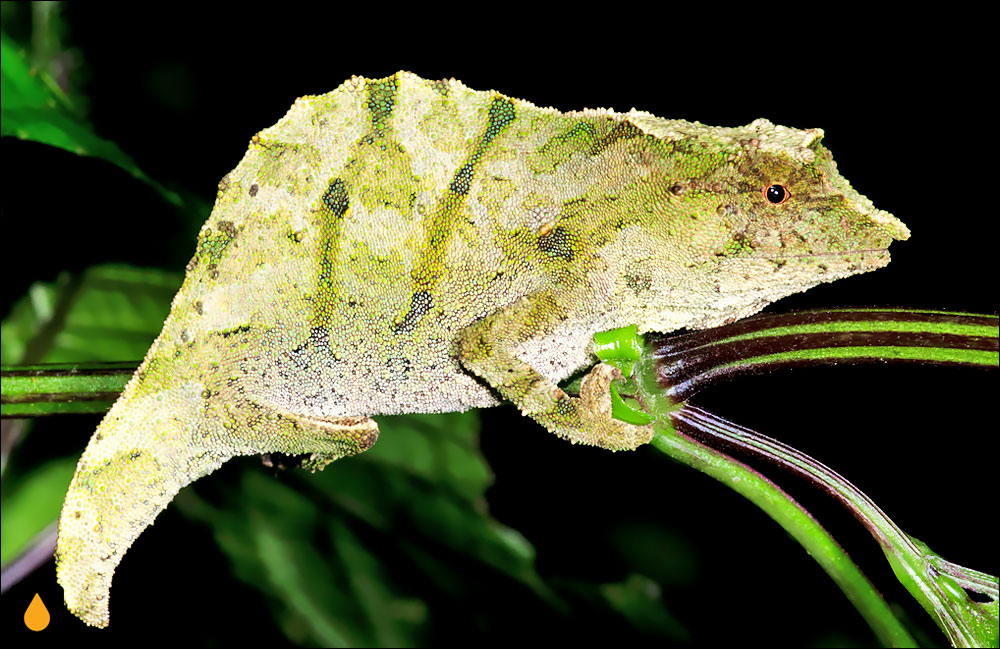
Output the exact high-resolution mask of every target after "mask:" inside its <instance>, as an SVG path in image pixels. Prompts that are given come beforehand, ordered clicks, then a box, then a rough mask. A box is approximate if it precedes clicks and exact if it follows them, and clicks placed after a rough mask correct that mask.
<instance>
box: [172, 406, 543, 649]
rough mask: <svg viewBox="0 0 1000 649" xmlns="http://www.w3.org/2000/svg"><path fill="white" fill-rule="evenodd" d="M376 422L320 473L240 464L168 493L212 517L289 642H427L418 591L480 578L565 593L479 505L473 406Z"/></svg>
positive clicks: (483, 471) (455, 591) (196, 515)
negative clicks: (361, 450)
mask: <svg viewBox="0 0 1000 649" xmlns="http://www.w3.org/2000/svg"><path fill="white" fill-rule="evenodd" d="M380 427H381V435H380V438H379V441H378V443H377V444H376V445H375V447H374V448H373V449H372V450H371V451H369V452H367V453H365V454H363V455H360V456H358V457H354V458H349V459H345V460H341V461H338V462H336V463H334V464H333V465H332V466H330V467H328V468H327V469H326V470H324V471H322V472H319V473H316V474H309V473H305V472H302V471H299V470H289V471H285V472H281V473H279V474H278V475H277V476H273V477H272V476H267V475H264V471H262V469H261V467H260V466H259V465H258V466H253V465H251V464H249V463H243V466H242V467H241V468H239V469H236V470H237V471H239V472H240V473H239V476H240V477H239V478H238V480H237V481H236V482H237V483H238V484H239V485H240V486H239V487H238V488H236V487H233V486H225V485H222V484H220V483H216V484H215V485H214V487H213V486H207V487H206V486H203V485H202V484H199V485H196V486H195V488H194V489H189V490H185V491H184V492H182V493H181V494H180V495H179V496H178V498H177V500H176V501H175V502H176V503H177V505H178V507H179V508H180V510H181V512H182V513H184V514H185V515H187V516H188V517H190V518H192V519H194V520H198V521H201V522H203V523H205V524H207V525H209V526H211V528H212V530H213V532H214V534H215V537H216V539H217V540H218V542H219V545H220V547H221V548H222V549H223V551H224V552H225V553H226V554H227V555H228V556H229V558H230V560H231V561H232V564H233V567H234V570H235V573H236V575H237V576H239V578H240V579H242V580H244V581H246V582H247V583H248V584H250V585H252V586H253V587H255V588H257V589H259V590H260V591H261V592H263V593H264V594H266V595H267V596H268V599H269V601H270V602H271V608H272V610H273V611H274V613H275V619H277V620H278V622H279V624H280V625H281V627H282V629H283V631H284V632H285V634H286V635H287V636H288V638H289V639H290V640H292V641H293V642H297V643H303V644H323V645H331V646H345V645H352V646H357V645H379V646H386V645H387V646H413V645H419V644H424V643H425V641H426V638H425V637H424V635H425V634H426V633H427V629H428V628H430V627H432V626H433V625H429V624H427V622H428V621H430V620H429V618H431V617H432V616H433V613H434V612H435V609H433V608H432V607H431V606H430V605H429V604H428V602H427V594H428V593H434V592H437V593H440V592H442V591H443V592H445V593H446V594H447V595H448V596H449V597H458V596H461V594H462V593H468V592H472V591H474V590H475V589H476V588H478V587H481V582H482V580H484V579H485V580H489V579H493V580H501V581H504V582H507V583H508V584H510V583H512V582H513V583H515V584H520V588H524V589H525V591H526V594H528V596H529V598H530V600H534V601H538V602H539V603H542V604H545V603H547V604H549V605H550V606H553V607H559V606H560V605H561V601H560V600H559V599H558V598H556V597H555V596H554V595H552V594H551V593H550V592H549V590H548V588H547V587H546V586H545V584H544V583H543V582H542V580H541V578H540V577H539V576H538V575H537V573H536V572H535V569H534V549H533V548H532V547H531V545H530V544H529V543H528V542H527V541H526V540H525V539H524V538H523V537H522V536H521V535H520V534H518V533H517V532H516V531H514V530H511V529H510V528H507V527H505V526H503V525H501V524H499V523H498V522H497V521H496V520H494V519H493V518H491V517H490V516H489V514H488V513H487V508H486V503H485V498H484V495H483V494H484V492H485V489H486V487H487V486H488V485H489V484H490V482H491V481H492V477H491V474H490V471H489V468H488V466H487V465H486V462H485V460H484V459H483V457H482V456H481V454H480V453H479V450H478V428H479V425H478V418H477V417H476V415H475V414H474V413H464V414H458V413H451V414H444V415H426V416H400V417H386V418H383V419H382V420H381V422H380ZM408 457H409V458H411V459H412V461H411V462H406V458H408ZM220 482H221V481H220ZM228 482H229V483H230V485H231V484H232V481H228ZM212 490H216V491H219V490H221V495H219V496H216V497H214V498H213V497H212V496H209V495H206V493H210V492H211V491H212ZM532 592H533V593H534V595H531V593H532ZM438 622H440V623H441V624H447V619H446V618H441V619H439V620H438Z"/></svg>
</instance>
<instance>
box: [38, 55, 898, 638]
mask: <svg viewBox="0 0 1000 649" xmlns="http://www.w3.org/2000/svg"><path fill="white" fill-rule="evenodd" d="M821 138H822V131H820V130H818V129H812V130H798V129H794V128H787V127H783V126H776V125H773V124H771V123H770V122H768V121H766V120H757V121H755V122H753V123H751V124H749V125H748V126H744V127H739V128H716V127H709V126H705V125H702V124H700V123H696V122H695V123H691V122H685V121H679V120H667V119H661V118H658V117H655V116H653V115H651V114H649V113H644V112H640V111H636V110H633V111H631V112H628V113H616V112H614V111H611V110H603V109H602V110H584V111H580V112H568V113H562V112H559V111H557V110H555V109H551V108H539V107H537V106H534V105H532V104H531V103H528V102H526V101H522V100H519V99H513V98H510V97H506V96H504V95H502V94H499V93H496V92H479V91H474V90H471V89H469V88H467V87H465V86H464V85H462V84H461V83H459V82H457V81H455V80H445V81H428V80H424V79H421V78H419V77H417V76H415V75H413V74H409V73H405V72H400V73H397V74H395V75H393V76H391V77H388V78H385V79H364V78H359V77H355V78H352V79H351V80H349V81H347V82H345V83H344V84H343V85H341V86H340V87H339V88H338V89H336V90H334V91H333V92H330V93H328V94H325V95H321V96H310V97H303V98H300V99H299V100H297V101H296V102H295V104H294V105H293V106H292V108H291V110H290V111H289V112H288V114H287V115H286V116H285V117H284V118H283V119H282V120H281V121H280V122H278V123H277V124H276V125H275V126H273V127H271V128H269V129H266V130H264V131H262V132H261V133H259V134H258V135H256V136H255V137H254V138H253V139H252V141H251V144H250V149H249V151H248V152H247V154H246V156H245V157H244V158H243V160H242V162H240V164H239V166H238V167H237V168H236V169H235V170H234V171H233V172H232V173H230V174H228V175H227V176H226V177H225V178H224V179H223V180H222V182H221V183H220V185H219V191H218V197H217V200H216V204H215V208H214V210H213V212H212V214H211V216H210V218H209V220H208V222H207V223H206V224H205V225H204V227H203V228H202V230H201V233H200V235H199V238H198V245H197V250H196V252H195V254H194V257H193V258H192V260H191V262H190V263H189V265H188V268H187V276H186V279H185V281H184V285H183V286H182V288H181V289H180V292H179V293H178V294H177V296H176V297H175V298H174V301H173V304H172V308H171V312H170V316H169V317H168V319H167V321H166V323H165V324H164V327H163V331H162V333H161V334H160V336H159V337H158V338H157V340H156V341H155V343H154V344H153V346H152V348H151V349H150V351H149V353H148V355H147V356H146V359H145V361H144V362H143V363H142V365H141V367H140V368H139V370H138V371H137V372H136V374H135V376H134V377H133V378H132V380H131V381H130V383H129V384H128V386H127V387H126V389H125V391H124V392H123V394H122V395H121V398H120V399H119V400H118V402H117V403H116V404H115V405H114V407H113V408H112V409H111V411H110V412H109V413H108V414H107V416H106V417H105V418H104V420H103V421H102V422H101V424H100V426H99V427H98V429H97V431H96V433H95V434H94V436H93V438H92V439H91V441H90V444H89V446H88V447H87V449H86V451H85V452H84V454H83V457H82V458H81V459H80V462H79V465H78V468H77V471H76V474H75V477H74V478H73V481H72V484H71V485H70V487H69V491H68V493H67V495H66V500H65V504H64V506H63V511H62V516H61V519H60V527H59V542H58V548H57V559H58V579H59V582H60V583H61V584H62V586H63V588H64V589H65V595H66V602H67V605H68V607H69V609H70V610H71V611H73V612H74V613H75V614H76V615H78V616H79V617H81V618H82V619H83V620H84V621H86V622H87V623H89V624H93V625H97V626H105V625H106V624H107V623H108V596H109V590H110V586H111V577H112V573H113V572H114V569H115V567H116V566H117V565H118V563H119V561H120V560H121V558H122V555H123V554H124V552H125V551H126V550H127V548H128V547H129V546H130V545H131V543H132V542H133V540H134V539H135V538H136V537H137V536H138V535H139V533H140V532H141V531H142V530H143V529H144V528H145V527H146V526H148V525H149V524H150V523H151V522H152V521H153V519H154V518H155V517H156V515H157V514H158V513H159V512H160V511H161V510H162V509H163V508H164V507H165V506H166V505H167V503H169V501H170V500H171V499H172V498H173V496H174V495H175V494H176V493H177V492H178V490H179V489H180V488H181V487H183V486H184V485H186V484H188V483H190V482H191V481H193V480H195V479H197V478H199V477H201V476H203V475H205V474H207V473H209V472H211V471H213V470H214V469H216V468H218V467H219V466H220V465H221V464H222V463H223V462H225V461H226V460H228V459H229V458H232V457H234V456H237V455H245V454H257V453H268V452H284V453H290V454H308V455H309V459H308V463H309V465H311V466H312V467H313V468H321V467H322V466H323V465H325V464H326V463H328V462H330V461H332V460H334V459H337V458H339V457H344V456H348V455H353V454H356V453H359V452H361V451H364V450H365V449H367V448H369V447H370V446H371V445H372V444H373V443H374V442H375V440H376V438H377V435H378V427H377V425H376V424H375V422H374V421H373V420H372V419H370V418H369V417H370V416H372V415H381V414H394V413H404V412H441V411H453V410H465V409H468V408H480V407H487V406H493V405H496V404H497V403H499V402H500V401H501V400H509V401H512V402H513V403H514V404H516V405H517V406H518V407H519V408H520V410H521V411H522V412H523V413H524V414H526V415H528V416H530V417H532V418H534V419H535V420H536V421H538V422H539V423H541V424H542V425H543V426H544V427H545V428H547V429H549V430H550V431H552V432H554V433H556V434H558V435H560V436H562V437H564V438H566V439H568V440H570V441H573V442H578V443H585V444H593V445H597V446H602V447H604V448H608V449H613V450H624V449H633V448H636V447H637V446H639V445H641V444H643V443H645V442H647V441H648V440H649V439H650V437H651V435H652V428H651V426H635V425H631V424H626V423H624V422H620V421H617V420H613V419H612V418H611V417H610V414H609V411H610V407H609V403H610V400H609V397H608V385H609V382H610V381H611V380H613V379H614V378H615V372H614V371H613V370H611V368H610V367H609V366H607V365H597V366H596V367H595V368H594V370H592V371H591V372H590V373H589V374H588V375H587V376H586V378H585V379H584V382H583V384H582V387H581V390H580V395H579V396H572V395H569V394H566V393H565V392H564V391H563V390H561V389H560V388H559V387H557V385H556V383H557V382H559V381H560V380H562V379H565V378H566V377H568V376H569V375H570V374H572V373H574V372H576V371H578V370H580V369H582V368H586V367H587V366H589V365H592V364H593V363H594V360H595V359H594V356H593V353H592V345H593V343H592V337H593V334H594V333H595V332H597V331H602V330H607V329H612V328H615V327H620V326H625V325H628V324H636V325H638V327H639V331H640V332H643V331H651V330H655V331H664V332H665V331H672V330H675V329H679V328H682V327H690V328H702V327H709V326H713V325H717V324H721V323H724V322H729V321H732V320H734V319H737V318H741V317H744V316H747V315H749V314H751V313H754V312H756V311H758V310H760V309H761V308H763V307H764V306H765V305H766V304H768V303H770V302H772V301H774V300H776V299H778V298H780V297H783V296H785V295H788V294H791V293H794V292H798V291H802V290H804V289H806V288H808V287H810V286H814V285H815V284H818V283H820V282H826V281H831V280H834V279H837V278H841V277H845V276H848V275H852V274H855V273H860V272H864V271H868V270H872V269H874V268H878V267H881V266H883V265H885V264H886V263H888V260H889V255H888V252H887V247H888V246H889V243H890V242H891V241H892V240H893V239H905V238H906V237H907V236H908V232H907V230H906V227H905V226H904V225H903V224H902V223H901V222H900V221H898V220H897V219H896V218H894V217H893V216H892V215H890V214H888V213H886V212H884V211H880V210H878V209H875V208H874V207H873V206H872V204H871V202H870V201H869V200H868V199H866V198H865V197H863V196H861V195H859V194H858V193H857V192H855V191H854V190H853V189H851V187H850V185H849V184H848V183H847V181H846V180H845V179H844V178H842V177H841V176H840V174H839V173H838V172H837V169H836V166H835V165H834V163H833V160H832V158H831V156H830V154H829V152H828V151H827V150H826V149H825V148H824V147H823V146H821V144H820V140H821Z"/></svg>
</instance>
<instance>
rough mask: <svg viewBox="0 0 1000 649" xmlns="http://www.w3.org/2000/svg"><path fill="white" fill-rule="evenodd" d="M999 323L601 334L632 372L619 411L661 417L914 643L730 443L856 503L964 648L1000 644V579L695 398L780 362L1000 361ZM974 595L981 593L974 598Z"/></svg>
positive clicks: (871, 616) (756, 322) (882, 631)
mask: <svg viewBox="0 0 1000 649" xmlns="http://www.w3.org/2000/svg"><path fill="white" fill-rule="evenodd" d="M998 331H1000V328H998V319H997V317H996V316H986V315H977V314H966V313H948V312H937V311H918V310H913V311H909V310H898V309H893V310H889V309H839V310H833V311H821V312H805V313H797V314H783V315H773V316H761V317H758V318H751V319H748V320H743V321H740V322H737V323H734V324H732V325H728V326H725V327H719V328H716V329H711V330H706V331H701V332H694V333H690V334H683V335H679V336H670V337H665V336H661V335H655V334H654V335H649V336H647V337H646V339H645V340H642V339H640V338H639V337H638V336H637V335H636V332H635V328H634V327H630V328H624V329H620V330H615V331H612V332H604V333H602V334H599V335H597V336H595V342H596V349H597V354H598V356H599V357H600V358H601V359H602V360H604V361H605V362H609V363H613V364H615V365H617V366H618V367H619V369H621V370H622V372H623V374H624V375H625V376H626V377H630V378H629V380H628V381H627V382H625V384H624V385H623V386H622V388H621V389H623V390H625V391H627V392H628V393H630V394H632V395H633V397H627V398H622V397H621V396H620V395H619V393H618V389H619V388H617V387H616V386H614V385H613V386H612V403H613V412H614V416H615V417H616V418H618V419H621V420H623V421H629V422H631V423H637V424H642V423H647V422H649V421H655V429H656V436H655V437H654V439H653V441H652V444H653V446H655V447H656V448H658V449H660V450H661V451H663V452H665V453H667V454H668V455H670V456H671V457H673V458H674V459H677V460H678V461H680V462H683V463H685V464H688V465H689V466H692V467H694V468H697V469H698V470H700V471H703V472H705V473H708V474H709V475H711V476H713V477H715V478H716V479H717V480H719V481H721V482H723V483H725V484H726V485H728V486H729V487H730V488H732V489H734V490H736V491H738V492H739V493H741V494H742V495H744V496H745V497H747V498H748V499H750V500H751V501H753V502H754V503H755V504H757V505H758V506H759V507H760V508H761V509H763V510H764V511H765V512H767V513H768V515H770V516H771V517H772V518H774V519H775V520H776V521H777V522H778V523H779V524H781V525H782V527H784V528H785V529H786V531H788V533H789V534H791V535H792V536H793V537H794V538H795V539H797V540H798V541H799V543H801V544H802V545H803V547H805V548H806V549H807V551H809V553H810V554H811V555H812V556H813V557H814V558H815V559H816V560H817V561H818V562H819V563H820V565H821V566H822V567H823V568H824V569H825V570H826V571H827V573H828V574H829V575H830V576H831V578H833V579H834V581H835V582H836V583H837V584H838V585H839V586H840V587H841V589H842V590H843V591H844V593H845V594H846V595H847V596H848V598H850V600H851V601H852V602H853V603H854V605H855V606H856V607H857V608H858V610H859V611H860V612H861V614H862V615H863V616H864V617H865V618H866V620H867V621H868V623H869V624H870V625H871V627H872V629H873V630H874V631H875V632H876V633H877V634H878V636H879V638H880V639H881V640H882V641H883V642H885V643H886V644H889V645H893V646H896V645H898V644H900V643H901V644H911V643H913V639H912V638H910V637H909V636H908V635H907V634H906V632H905V630H904V629H903V628H902V626H901V624H900V623H899V621H898V620H896V618H895V616H894V615H893V614H892V612H891V610H890V609H889V608H888V606H887V605H886V604H885V602H884V601H883V600H882V598H881V597H880V596H879V595H878V593H877V592H875V590H874V588H873V587H872V586H871V584H870V583H868V581H867V579H865V578H864V576H863V575H862V574H861V572H860V570H859V569H858V568H857V566H856V565H854V564H853V563H852V562H851V561H850V559H849V558H848V557H847V555H846V554H845V553H844V552H843V550H842V549H840V547H839V546H838V545H837V544H836V542H835V541H834V540H833V538H832V537H830V535H829V534H828V533H827V532H826V531H825V530H823V528H822V527H820V526H819V524H818V523H816V521H815V520H813V519H812V518H811V517H810V516H809V515H808V513H807V512H805V510H803V509H802V508H801V507H800V506H799V505H798V504H797V503H796V502H795V501H794V500H793V499H792V498H791V497H789V496H788V495H787V494H785V493H784V492H782V491H781V490H780V489H778V487H777V486H775V485H774V484H773V483H771V482H770V481H768V480H767V479H766V478H764V477H763V476H761V475H760V474H758V473H757V472H756V471H753V470H752V469H750V468H749V467H747V466H746V465H744V464H742V463H740V462H737V461H736V460H735V459H733V458H731V457H729V456H728V455H727V454H725V453H723V452H722V451H721V450H720V449H721V448H726V449H729V448H732V447H733V446H735V447H737V448H740V449H743V450H745V451H751V452H753V453H754V454H755V455H757V456H758V457H763V458H766V459H768V460H769V461H771V462H774V463H776V464H779V465H781V466H783V467H786V468H790V469H792V470H795V471H796V472H797V473H799V474H800V475H804V476H806V477H807V478H809V479H810V480H812V481H813V482H814V483H815V484H817V485H819V486H820V487H822V488H823V489H825V490H826V491H828V492H829V493H831V494H833V495H835V496H836V497H837V498H838V499H839V500H840V501H841V502H842V503H843V504H844V505H845V506H846V507H848V508H849V509H850V510H851V511H852V512H853V513H854V514H855V515H856V516H857V517H858V518H859V520H861V521H862V523H863V524H864V525H865V526H866V527H867V528H868V529H869V530H870V531H871V533H872V534H873V535H874V536H875V537H876V539H877V540H878V541H879V543H880V545H881V546H882V549H883V551H884V552H885V555H886V557H887V558H888V560H889V562H890V564H891V566H892V568H893V571H894V572H895V574H896V575H897V577H898V578H899V579H900V582H901V583H902V584H903V585H904V587H906V588H907V590H908V591H909V592H910V593H911V595H913V597H914V598H915V599H916V600H917V601H918V602H919V603H920V604H921V605H922V606H923V607H924V609H925V610H926V611H927V612H928V613H929V614H930V615H931V616H932V617H933V618H934V620H935V622H936V623H937V624H938V626H939V627H940V628H941V629H942V630H943V631H944V632H945V633H946V634H947V635H948V637H949V639H950V640H951V642H952V644H954V645H956V646H978V645H986V646H995V645H996V643H997V635H998V633H997V619H998V610H997V607H998V592H997V591H998V588H997V584H998V580H997V578H996V577H993V576H990V575H986V574H984V573H981V572H977V571H974V570H970V569H967V568H963V567H962V566H958V565H956V564H953V563H950V562H948V561H945V560H944V559H942V558H940V557H938V556H936V555H934V554H933V553H932V552H931V551H930V549H929V548H927V546H925V545H924V544H922V543H920V542H919V541H917V540H916V539H913V538H912V537H910V536H909V535H907V534H905V533H904V532H903V531H902V530H900V529H899V528H898V527H897V526H896V525H895V524H894V523H893V522H892V521H891V520H890V519H889V518H888V517H887V516H885V514H884V513H883V512H882V511H881V510H880V509H879V508H878V507H877V506H876V505H875V504H874V503H873V502H872V501H871V500H870V499H869V498H868V497H867V496H865V494H863V493H861V492H860V491H859V490H857V488H855V487H854V486H853V485H851V484H850V483H849V482H848V481H847V480H844V479H843V478H842V477H841V476H839V475H838V474H837V473H836V472H834V471H832V470H830V469H829V468H827V467H825V466H823V465H822V464H821V463H819V462H817V461H815V460H813V459H812V458H810V457H808V456H806V455H805V454H802V453H800V452H798V451H796V450H795V449H792V448H791V447H788V446H786V445H783V444H781V443H780V442H777V441H776V440H771V439H769V438H767V437H764V436H762V435H759V434H757V433H754V432H753V431H750V430H747V429H744V428H741V427H739V426H736V425H734V424H731V423H730V422H727V421H725V420H723V419H721V418H719V417H717V416H716V415H713V414H712V413H709V412H707V411H704V410H701V409H699V408H696V407H693V406H690V405H688V404H687V400H688V399H689V398H690V397H691V396H692V395H693V394H695V393H697V392H698V391H699V390H701V389H703V388H704V387H706V386H708V385H710V384H712V383H715V382H717V381H719V380H721V379H730V378H732V377H734V376H737V375H742V374H750V373H759V372H764V371H774V370H776V369H779V368H787V367H796V366H808V365H820V364H840V363H862V362H878V363H880V364H884V363H888V362H916V363H921V364H949V365H965V366H971V367H980V368H990V369H995V368H996V367H997V361H998V339H997V336H998ZM969 593H977V595H978V596H979V597H980V599H979V600H974V599H973V598H972V597H971V596H970V594H969Z"/></svg>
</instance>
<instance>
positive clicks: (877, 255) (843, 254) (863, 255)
mask: <svg viewBox="0 0 1000 649" xmlns="http://www.w3.org/2000/svg"><path fill="white" fill-rule="evenodd" d="M759 258H760V259H767V260H768V261H772V262H775V263H789V262H793V263H796V264H803V263H810V262H815V263H816V264H824V263H828V264H829V263H832V264H835V265H837V266H841V265H845V266H847V265H860V267H861V268H865V269H874V268H882V267H883V266H885V265H886V264H888V263H889V250H888V249H886V248H859V249H857V250H844V251H840V252H809V253H800V254H794V255H766V256H761V257H759Z"/></svg>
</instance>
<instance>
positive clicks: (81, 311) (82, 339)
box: [0, 266, 181, 365]
mask: <svg viewBox="0 0 1000 649" xmlns="http://www.w3.org/2000/svg"><path fill="white" fill-rule="evenodd" d="M180 284H181V276H180V275H179V274H177V273H169V272H166V271H162V270H155V269H141V268H131V267H128V266H94V267H91V268H88V269H87V270H85V271H84V272H83V273H79V274H77V275H71V274H70V273H62V274H60V275H59V277H58V278H57V279H56V281H55V282H52V283H47V282H36V283H35V284H32V285H31V287H30V288H29V289H28V294H27V295H26V296H25V297H23V298H21V299H20V300H19V301H18V302H17V303H15V304H14V307H13V308H12V309H11V311H10V313H9V314H8V315H7V317H6V318H5V319H4V321H3V323H2V324H0V332H2V341H0V358H2V362H3V364H4V365H12V364H26V363H41V362H45V363H64V362H74V361H127V360H136V361H137V360H141V359H142V358H143V357H144V356H145V355H146V351H147V350H148V349H149V346H150V345H151V344H152V342H153V339H154V338H156V335H157V334H158V333H159V332H160V329H161V328H162V327H163V321H164V320H165V319H166V317H167V313H168V312H169V310H170V300H171V298H172V297H173V295H174V293H176V292H177V289H178V288H179V287H180Z"/></svg>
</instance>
